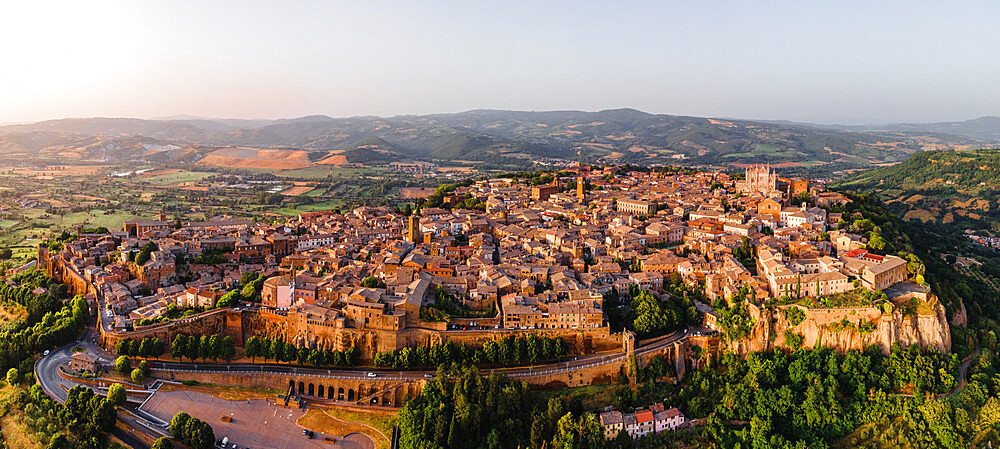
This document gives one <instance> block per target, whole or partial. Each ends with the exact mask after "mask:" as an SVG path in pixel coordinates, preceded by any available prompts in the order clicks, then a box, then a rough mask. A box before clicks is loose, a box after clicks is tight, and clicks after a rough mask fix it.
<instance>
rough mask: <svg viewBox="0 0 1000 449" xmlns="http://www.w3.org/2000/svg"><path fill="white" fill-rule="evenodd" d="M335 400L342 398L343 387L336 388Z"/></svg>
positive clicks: (341, 399)
mask: <svg viewBox="0 0 1000 449" xmlns="http://www.w3.org/2000/svg"><path fill="white" fill-rule="evenodd" d="M337 400H338V401H343V400H344V387H340V388H338V389H337Z"/></svg>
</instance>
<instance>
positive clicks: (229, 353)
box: [219, 335, 236, 363]
mask: <svg viewBox="0 0 1000 449" xmlns="http://www.w3.org/2000/svg"><path fill="white" fill-rule="evenodd" d="M219 345H220V346H219V358H221V359H223V360H225V361H226V363H229V362H230V361H232V360H233V357H235V356H236V342H234V341H233V337H230V336H228V335H226V336H225V337H222V341H221V342H220V343H219Z"/></svg>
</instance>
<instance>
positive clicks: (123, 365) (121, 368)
mask: <svg viewBox="0 0 1000 449" xmlns="http://www.w3.org/2000/svg"><path fill="white" fill-rule="evenodd" d="M115 371H118V372H119V373H122V374H124V375H128V373H129V372H130V371H132V360H129V358H128V357H126V356H124V355H122V356H118V358H117V359H115Z"/></svg>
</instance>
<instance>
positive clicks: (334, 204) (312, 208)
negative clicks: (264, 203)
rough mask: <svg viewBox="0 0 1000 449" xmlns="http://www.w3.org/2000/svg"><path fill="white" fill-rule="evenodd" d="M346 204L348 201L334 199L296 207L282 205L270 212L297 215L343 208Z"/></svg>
mask: <svg viewBox="0 0 1000 449" xmlns="http://www.w3.org/2000/svg"><path fill="white" fill-rule="evenodd" d="M345 206H346V203H345V202H344V201H340V200H334V201H324V202H322V203H313V204H303V205H301V206H299V207H296V208H291V207H282V208H280V209H274V210H271V211H269V212H274V213H276V214H282V215H289V216H296V215H299V214H302V213H306V212H316V211H322V210H333V209H343V208H344V207H345Z"/></svg>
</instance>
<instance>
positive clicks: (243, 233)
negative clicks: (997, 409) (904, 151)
mask: <svg viewBox="0 0 1000 449" xmlns="http://www.w3.org/2000/svg"><path fill="white" fill-rule="evenodd" d="M849 201H850V199H848V198H846V197H844V196H842V195H841V194H839V193H835V192H829V191H825V190H824V189H823V186H822V185H820V184H817V183H811V182H810V180H808V179H803V178H782V177H779V176H778V175H777V174H776V173H775V172H774V171H773V170H772V169H771V168H770V167H768V166H751V167H749V168H747V170H746V173H745V175H744V176H742V177H739V176H737V177H731V176H729V175H727V174H726V173H721V172H694V171H688V170H648V169H647V170H638V171H624V170H622V169H621V168H620V167H616V166H606V167H589V166H583V165H579V166H578V167H576V168H575V169H573V170H569V171H563V172H558V173H527V174H524V176H523V177H520V178H497V179H486V180H479V181H465V182H462V183H459V184H450V185H444V186H442V187H440V188H438V189H437V190H436V191H435V192H434V193H433V194H431V195H430V196H429V197H428V198H426V199H422V200H420V201H418V203H417V205H418V207H417V208H416V209H410V208H409V206H408V207H407V209H406V210H398V209H394V208H390V207H359V208H356V209H354V210H353V211H350V212H347V213H345V214H339V213H335V212H312V213H304V214H302V215H300V216H298V217H297V218H295V219H292V220H288V221H286V222H278V223H270V224H266V223H255V222H252V221H248V220H227V219H225V218H220V219H215V220H211V221H205V222H189V223H179V222H171V221H169V220H167V219H166V218H165V217H163V218H161V220H159V221H130V222H126V223H124V225H123V227H122V229H121V230H118V231H113V232H108V233H103V234H83V233H81V234H80V235H78V236H73V237H71V238H67V239H66V240H65V241H64V242H50V243H47V244H43V245H42V247H41V248H40V250H39V263H40V266H41V267H43V268H44V270H45V271H46V272H47V273H48V274H49V275H50V276H53V277H55V278H56V279H59V280H61V281H62V282H64V283H66V284H67V285H68V286H69V288H70V289H71V291H72V292H73V293H76V294H81V295H85V297H86V298H87V299H88V300H89V301H90V302H91V304H92V307H94V308H95V309H98V310H99V315H100V317H101V321H102V324H101V326H100V333H101V336H102V342H103V343H104V344H105V346H106V347H109V348H110V347H113V346H114V344H115V343H116V342H117V341H118V340H120V339H122V338H134V339H136V340H138V339H141V338H142V337H144V336H149V335H155V336H157V337H158V338H160V339H162V340H166V341H170V340H171V339H172V338H173V337H174V336H175V335H176V333H178V332H180V330H181V328H180V327H178V326H165V325H164V323H167V324H169V323H171V322H173V321H176V320H179V319H183V321H184V322H185V323H190V322H197V321H198V320H199V319H201V318H203V317H205V319H206V320H207V319H208V318H207V317H210V316H212V315H213V314H218V313H219V312H220V311H222V310H229V311H230V312H233V311H237V312H240V313H239V314H237V316H238V317H239V318H238V321H239V322H238V323H237V324H233V323H230V324H229V325H230V326H234V325H235V326H238V327H239V331H240V332H239V333H238V334H235V335H234V336H235V337H238V340H240V341H241V342H242V341H243V340H245V339H246V338H249V337H250V336H254V335H257V336H266V337H270V338H274V339H278V340H282V341H285V342H289V343H292V344H294V345H296V346H299V347H303V346H304V347H308V348H315V349H329V350H331V351H345V350H347V349H350V348H357V349H358V350H360V354H361V358H362V359H363V360H369V361H370V360H372V359H374V358H375V356H376V354H377V353H379V352H387V351H393V350H397V349H401V348H406V347H411V346H418V345H430V344H434V343H440V342H443V341H453V342H456V343H468V344H476V345H481V344H482V343H483V342H484V341H486V340H490V339H495V338H499V336H503V335H514V334H546V335H551V336H559V337H561V338H563V339H564V340H566V342H567V343H568V344H569V346H570V349H571V350H572V351H573V352H574V353H577V354H584V353H589V352H594V351H598V350H603V349H607V348H609V347H613V346H614V345H616V344H620V338H618V337H612V334H616V333H618V332H620V331H621V330H622V329H621V327H619V326H621V323H619V322H616V321H617V320H613V319H610V316H611V315H614V314H615V311H609V310H607V306H608V304H607V303H606V300H605V298H607V297H608V295H609V294H614V295H615V296H624V295H628V294H629V292H630V291H631V292H632V293H633V295H634V293H635V291H636V289H638V290H643V291H649V292H653V293H655V294H657V295H659V297H660V299H661V302H669V299H668V298H669V297H670V293H669V291H670V288H671V286H673V288H674V289H675V291H676V289H677V288H678V285H684V286H686V287H685V288H686V289H689V290H690V293H691V295H690V297H689V298H688V296H689V295H688V290H685V291H684V293H683V295H684V296H685V300H692V301H693V304H691V302H692V301H688V302H687V303H686V304H685V305H686V306H688V307H690V306H692V305H693V306H694V308H695V309H696V310H697V311H698V312H697V313H691V315H692V316H693V317H694V318H695V319H690V320H688V321H687V322H688V324H704V325H705V326H706V327H707V328H709V329H712V330H720V327H725V326H728V323H725V322H720V321H725V320H720V314H721V313H724V312H725V311H726V307H727V302H726V301H724V300H730V302H731V303H735V302H736V301H735V300H734V299H735V298H740V299H749V301H747V304H748V306H749V307H750V308H751V310H750V314H751V315H752V318H754V320H753V321H754V322H756V323H757V324H762V321H763V320H761V319H760V318H761V316H762V315H761V314H762V313H763V312H762V310H763V308H766V307H767V306H769V305H771V306H786V307H789V306H792V305H794V304H798V305H799V306H798V307H800V308H802V309H803V310H805V311H807V312H808V311H810V310H817V309H827V311H826V313H827V315H830V313H831V312H830V310H831V309H833V310H839V309H851V308H854V307H867V309H864V310H862V311H863V312H864V313H862V314H857V313H856V312H857V310H853V309H852V313H849V314H845V313H834V314H833V315H830V316H835V318H836V319H831V318H830V317H829V316H827V315H824V318H822V319H821V321H822V322H823V323H825V324H831V323H833V324H838V323H836V322H839V321H842V320H841V317H843V318H844V320H847V321H844V322H841V323H839V324H841V325H842V326H841V327H843V326H854V327H855V328H857V329H860V330H862V331H868V332H870V331H872V330H873V329H874V328H875V327H877V326H878V324H879V322H880V321H879V319H880V317H881V315H883V314H886V315H887V316H891V314H892V310H893V308H892V306H891V305H889V306H888V307H886V306H885V304H886V303H889V302H888V301H886V300H887V299H890V298H888V297H887V296H886V295H885V294H884V292H885V291H887V290H888V291H890V292H895V293H896V294H895V295H894V296H893V297H900V296H903V295H905V296H906V297H905V298H903V299H909V298H912V297H915V296H916V297H918V298H919V299H922V300H927V299H928V291H927V289H926V287H924V286H923V285H920V284H921V283H922V280H921V279H917V275H918V274H919V273H917V272H915V271H914V270H913V265H914V264H913V263H912V261H909V260H906V259H903V258H901V257H898V256H896V255H890V254H880V251H878V250H877V249H873V248H872V243H873V242H871V241H869V239H870V238H875V239H877V238H878V236H874V237H872V236H871V235H863V234H864V232H861V233H855V232H852V227H851V225H850V224H851V223H852V221H853V219H855V218H860V216H859V217H845V216H843V215H842V213H838V212H829V210H832V208H836V207H840V206H843V205H844V204H846V203H848V202H849ZM917 262H919V261H917ZM914 280H916V282H913V281H914ZM908 281H909V282H908ZM931 296H932V295H931ZM674 300H675V301H676V300H678V298H674ZM720 300H721V302H720ZM616 306H617V307H622V306H621V305H618V304H616ZM661 307H663V306H662V305H661ZM720 310H721V312H720ZM654 312H656V311H655V310H654ZM814 315H815V313H814ZM817 316H818V315H817ZM683 321H684V320H675V322H674V323H673V324H667V325H661V326H659V327H656V328H655V329H653V330H651V331H643V330H640V331H639V333H640V337H642V336H649V335H648V334H650V333H653V332H655V331H660V333H662V332H666V331H669V330H671V328H678V327H679V326H678V325H679V324H680V323H681V322H683ZM694 321H700V322H694ZM798 321H799V322H801V321H802V320H798ZM631 324H632V323H625V326H624V327H627V328H630V329H631V328H632V327H633V326H632V325H631ZM795 324H798V323H795ZM821 324H822V323H821ZM613 326H614V327H615V328H612V327H613ZM944 326H947V324H946V323H945V324H944ZM215 330H217V331H223V332H224V331H225V329H222V328H218V329H215ZM633 330H634V329H633ZM723 330H726V331H728V332H726V333H727V334H729V335H730V336H733V335H734V333H733V331H735V330H736V329H729V328H727V329H723ZM453 331H461V332H453ZM471 331H476V332H471ZM493 333H495V335H494V334H493ZM643 334H646V335H643ZM743 334H747V332H743ZM741 336H746V335H741ZM818 338H820V337H819V336H817V335H813V336H812V337H808V336H807V343H813V342H815V340H816V339H818ZM731 340H739V338H731ZM772 340H773V338H772ZM946 340H947V332H944V337H941V338H937V339H933V338H932V339H927V338H923V337H920V338H918V340H915V341H909V342H908V343H915V342H919V343H923V344H924V345H930V346H937V347H939V348H940V349H942V350H945V351H947V350H948V347H949V346H950V343H948V342H947V341H946ZM868 343H881V344H882V346H883V347H884V348H885V349H886V350H887V349H888V346H889V345H891V343H893V341H881V342H879V341H874V340H873V341H868ZM848 347H851V346H850V345H848Z"/></svg>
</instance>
